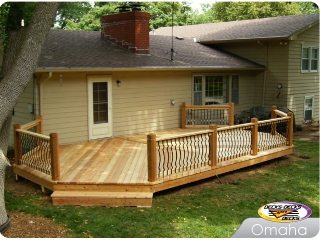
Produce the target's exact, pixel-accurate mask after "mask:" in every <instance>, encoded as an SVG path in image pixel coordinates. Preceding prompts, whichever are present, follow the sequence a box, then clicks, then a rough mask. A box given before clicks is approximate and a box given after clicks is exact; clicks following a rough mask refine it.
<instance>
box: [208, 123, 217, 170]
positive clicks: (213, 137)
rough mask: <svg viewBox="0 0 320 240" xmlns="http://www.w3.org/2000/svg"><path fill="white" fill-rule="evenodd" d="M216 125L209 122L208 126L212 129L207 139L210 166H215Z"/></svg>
mask: <svg viewBox="0 0 320 240" xmlns="http://www.w3.org/2000/svg"><path fill="white" fill-rule="evenodd" d="M217 128H218V127H217V125H215V124H211V125H210V126H209V129H210V130H212V132H211V134H210V140H209V158H210V162H211V164H210V166H211V168H213V167H215V166H216V165H217V139H218V131H217Z"/></svg>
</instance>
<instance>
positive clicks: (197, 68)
mask: <svg viewBox="0 0 320 240" xmlns="http://www.w3.org/2000/svg"><path fill="white" fill-rule="evenodd" d="M264 69H266V67H264V66H257V67H248V68H241V67H234V68H232V67H223V66H217V67H212V66H190V67H189V66H186V67H181V66H179V67H159V66H154V67H134V68H133V67H130V68H65V67H60V68H59V67H58V68H38V69H36V71H35V73H46V72H50V73H51V74H52V73H53V72H59V73H61V72H111V71H112V72H129V71H159V70H167V71H185V70H194V71H195V70H196V71H198V70H215V71H217V70H223V71H226V70H250V71H254V70H257V71H261V70H264ZM45 81H46V80H44V81H43V82H41V83H44V82H45Z"/></svg>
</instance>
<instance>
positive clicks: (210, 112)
mask: <svg viewBox="0 0 320 240" xmlns="http://www.w3.org/2000/svg"><path fill="white" fill-rule="evenodd" d="M181 116H182V118H181V121H182V122H181V127H182V128H186V127H203V126H209V125H211V124H216V125H229V126H232V125H234V103H232V102H231V103H229V104H228V105H220V104H217V105H201V106H187V105H186V103H185V102H183V103H182V113H181Z"/></svg>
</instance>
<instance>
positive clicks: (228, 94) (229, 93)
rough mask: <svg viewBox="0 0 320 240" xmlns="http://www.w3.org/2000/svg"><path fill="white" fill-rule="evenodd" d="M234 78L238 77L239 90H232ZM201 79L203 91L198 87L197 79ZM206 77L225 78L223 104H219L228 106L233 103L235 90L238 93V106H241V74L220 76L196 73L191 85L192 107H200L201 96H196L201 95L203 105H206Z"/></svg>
mask: <svg viewBox="0 0 320 240" xmlns="http://www.w3.org/2000/svg"><path fill="white" fill-rule="evenodd" d="M234 76H237V82H238V83H237V85H238V88H237V89H232V80H233V78H234ZM199 77H201V90H199V88H197V87H196V84H195V79H196V78H197V80H199ZM206 77H223V87H224V88H223V89H222V92H223V98H224V99H223V101H224V102H223V103H219V104H226V103H229V102H230V101H232V99H233V90H236V91H237V95H238V102H237V103H235V104H237V105H239V104H240V75H239V74H225V73H224V74H219V73H199V74H197V73H194V74H193V75H192V78H191V84H192V99H191V101H192V105H200V104H199V96H195V95H196V94H201V105H205V104H206V92H207V89H206Z"/></svg>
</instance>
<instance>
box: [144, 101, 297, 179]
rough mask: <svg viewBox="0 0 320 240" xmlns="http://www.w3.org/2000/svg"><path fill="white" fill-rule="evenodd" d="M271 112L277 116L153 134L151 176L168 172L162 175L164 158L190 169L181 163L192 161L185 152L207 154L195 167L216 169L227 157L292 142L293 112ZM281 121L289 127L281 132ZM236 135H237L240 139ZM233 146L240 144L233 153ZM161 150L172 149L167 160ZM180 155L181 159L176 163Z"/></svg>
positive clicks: (150, 160) (151, 139) (274, 110)
mask: <svg viewBox="0 0 320 240" xmlns="http://www.w3.org/2000/svg"><path fill="white" fill-rule="evenodd" d="M201 107H202V106H201ZM201 107H199V108H201ZM205 107H207V106H205ZM271 116H272V117H273V118H272V119H269V120H263V121H258V119H257V118H252V119H251V123H245V124H240V125H234V126H227V127H219V128H218V126H217V125H215V124H211V125H210V126H209V129H208V130H202V131H197V132H193V133H186V134H178V135H175V136H169V137H160V138H157V136H156V135H155V134H149V135H148V141H147V149H148V180H149V181H150V182H155V181H157V180H158V179H159V178H160V177H162V178H163V177H164V176H165V174H162V175H161V174H160V173H159V169H161V167H159V164H160V162H161V164H163V161H168V164H171V165H174V166H175V167H177V169H179V171H180V170H181V171H190V168H189V166H187V167H186V164H185V163H180V162H181V161H182V162H183V161H189V156H187V157H186V156H185V155H187V154H186V153H185V152H189V155H190V154H193V156H196V154H199V155H201V158H204V159H203V160H201V161H200V160H199V162H200V164H197V165H195V168H202V167H210V168H211V169H212V168H213V167H215V166H216V165H217V164H218V163H221V162H223V161H228V160H232V159H235V158H238V157H241V156H247V155H252V156H255V155H257V154H258V153H259V151H264V150H267V149H274V148H278V147H281V146H292V136H293V114H292V113H288V114H286V113H283V112H281V111H279V110H277V109H276V107H274V106H273V107H272V113H271ZM277 116H280V117H277ZM279 125H280V127H283V128H284V129H285V131H283V132H281V131H280V130H281V129H279ZM226 136H227V137H226ZM228 136H229V137H228ZM237 138H238V140H237ZM179 139H180V140H179ZM230 139H231V140H230ZM232 139H236V141H234V140H232ZM162 141H167V143H166V144H165V146H164V147H163V146H161V145H160V144H159V143H160V142H162ZM179 141H180V142H179ZM181 141H182V142H181ZM188 144H189V145H188ZM191 145H193V146H191ZM203 146H205V147H203ZM230 148H233V149H235V148H237V149H238V150H236V153H235V154H233V155H231V154H229V152H230V151H229V152H228V149H230ZM159 149H160V150H159ZM161 151H168V153H166V154H167V157H166V158H167V159H166V160H161V159H160V158H161V157H162V156H160V152H161ZM206 154H207V155H206ZM162 155H164V154H162ZM176 156H178V158H179V161H180V162H179V163H172V162H174V161H175V159H174V158H175V157H176ZM181 156H182V157H181ZM183 158H184V159H183ZM169 162H170V163H169ZM181 165H182V167H181ZM162 169H163V168H162ZM191 170H192V169H191ZM193 170H194V169H193ZM170 174H176V172H174V171H171V172H167V173H166V176H168V175H170ZM182 174H183V173H182Z"/></svg>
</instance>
